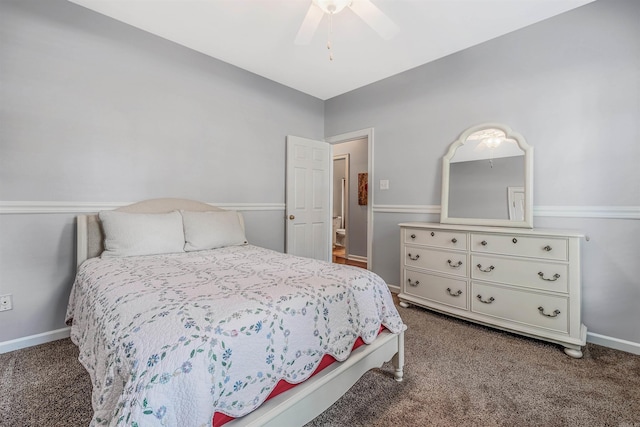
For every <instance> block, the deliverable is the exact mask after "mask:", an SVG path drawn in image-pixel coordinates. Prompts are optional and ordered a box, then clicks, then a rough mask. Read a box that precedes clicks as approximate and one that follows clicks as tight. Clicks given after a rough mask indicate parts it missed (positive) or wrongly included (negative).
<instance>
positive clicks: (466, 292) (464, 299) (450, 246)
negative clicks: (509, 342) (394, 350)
mask: <svg viewBox="0 0 640 427" xmlns="http://www.w3.org/2000/svg"><path fill="white" fill-rule="evenodd" d="M400 230H401V271H402V284H401V293H400V295H399V299H400V305H401V306H403V307H407V306H408V305H409V304H415V305H418V306H422V307H426V308H429V309H433V310H436V311H439V312H442V313H446V314H450V315H453V316H457V317H460V318H464V319H467V320H470V321H474V322H478V323H482V324H484V325H488V326H493V327H496V328H500V329H504V330H506V331H510V332H515V333H518V334H522V335H527V336H529V337H534V338H539V339H542V340H546V341H550V342H554V343H557V344H560V345H562V346H564V347H565V350H564V351H565V353H567V354H568V355H569V356H571V357H576V358H579V357H582V350H581V347H582V346H584V345H585V343H586V335H587V328H586V327H585V326H584V325H583V324H582V320H581V313H580V303H581V301H580V299H581V290H580V287H581V286H580V240H581V238H582V237H583V235H581V234H580V233H576V232H568V231H562V230H542V229H520V228H517V229H516V228H511V229H510V228H497V227H482V226H467V225H449V224H438V223H421V222H411V223H403V224H400Z"/></svg>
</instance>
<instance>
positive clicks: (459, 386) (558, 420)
mask: <svg viewBox="0 0 640 427" xmlns="http://www.w3.org/2000/svg"><path fill="white" fill-rule="evenodd" d="M399 310H400V313H401V315H402V318H403V319H404V321H405V323H406V324H407V325H408V327H409V329H408V330H407V332H406V366H405V380H404V382H402V383H397V382H395V381H394V380H393V379H392V370H391V366H390V364H387V365H385V366H383V368H382V369H379V370H373V371H370V372H368V373H367V374H365V376H364V377H363V378H362V379H361V380H360V381H359V382H358V383H357V384H356V385H355V386H354V387H353V388H352V389H351V390H350V391H349V392H348V393H347V394H346V395H345V396H343V397H342V398H341V399H340V400H339V401H338V402H336V404H334V405H333V406H332V407H331V408H329V409H328V410H327V411H325V412H324V413H323V414H322V415H320V416H319V417H318V418H316V419H315V420H314V421H313V422H311V423H309V424H308V427H320V426H336V427H338V426H339V427H343V426H344V427H346V426H349V427H353V426H384V427H389V426H457V425H464V426H543V425H544V426H568V425H575V426H619V427H640V356H636V355H632V354H629V353H625V352H620V351H616V350H612V349H608V348H606V347H601V346H597V345H593V344H588V345H587V346H586V348H585V351H584V357H583V358H582V359H572V358H570V357H568V356H566V355H565V354H564V353H563V351H562V349H561V348H560V347H558V346H555V345H551V344H546V343H543V342H540V341H536V340H532V339H528V338H523V337H519V336H516V335H511V334H508V333H504V332H500V331H496V330H492V329H489V328H485V327H482V326H478V325H474V324H471V323H467V322H464V321H461V320H457V319H453V318H450V317H446V316H442V315H439V314H435V313H432V312H429V311H427V310H423V309H420V308H415V307H412V308H409V309H404V308H400V309H399ZM0 367H1V369H2V370H1V371H0V425H1V426H3V427H4V426H7V427H9V426H11V427H16V426H20V427H23V426H24V427H27V426H38V427H49V426H61V427H62V426H86V425H88V423H89V420H90V419H91V403H90V392H91V385H90V380H89V376H88V374H87V373H86V372H85V371H84V368H82V366H81V365H80V364H79V363H78V361H77V349H76V347H75V346H74V345H73V344H72V343H71V341H70V340H68V339H66V340H61V341H57V342H53V343H48V344H44V345H41V346H38V347H33V348H28V349H24V350H19V351H15V352H12V353H7V354H2V355H0Z"/></svg>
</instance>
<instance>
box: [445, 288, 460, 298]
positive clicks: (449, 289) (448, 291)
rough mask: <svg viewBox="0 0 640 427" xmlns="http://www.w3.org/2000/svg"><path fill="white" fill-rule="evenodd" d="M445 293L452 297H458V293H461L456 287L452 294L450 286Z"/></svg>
mask: <svg viewBox="0 0 640 427" xmlns="http://www.w3.org/2000/svg"><path fill="white" fill-rule="evenodd" d="M447 293H448V294H449V295H451V296H452V297H459V296H460V295H462V291H461V290H460V289H458V292H456V293H455V294H454V293H453V292H451V288H447Z"/></svg>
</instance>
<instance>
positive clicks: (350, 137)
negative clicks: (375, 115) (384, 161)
mask: <svg viewBox="0 0 640 427" xmlns="http://www.w3.org/2000/svg"><path fill="white" fill-rule="evenodd" d="M364 138H367V156H368V159H367V160H368V161H367V168H368V169H369V171H368V172H369V177H368V182H367V185H368V187H369V192H368V195H367V269H369V270H373V264H372V263H373V200H374V199H373V194H374V186H373V183H374V182H375V180H374V170H373V159H374V158H373V128H366V129H360V130H355V131H352V132H347V133H342V134H340V135H335V136H330V137H328V138H325V139H324V140H325V141H326V142H328V143H329V144H331V145H333V144H339V143H342V142H349V141H354V140H356V139H364ZM331 166H333V162H332V164H331ZM332 176H333V175H332Z"/></svg>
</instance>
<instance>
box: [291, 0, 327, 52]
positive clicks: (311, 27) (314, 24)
mask: <svg viewBox="0 0 640 427" xmlns="http://www.w3.org/2000/svg"><path fill="white" fill-rule="evenodd" d="M323 16H324V12H323V11H322V9H320V8H319V7H318V6H316V5H315V4H313V3H311V5H310V6H309V10H308V11H307V15H306V16H305V17H304V21H302V25H300V29H299V30H298V35H297V36H296V39H295V41H294V43H295V44H298V45H302V44H309V43H311V39H312V38H313V35H314V34H315V32H316V29H317V28H318V25H320V21H322V17H323Z"/></svg>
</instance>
